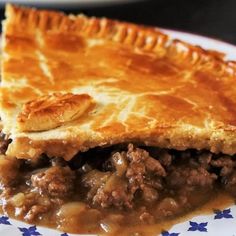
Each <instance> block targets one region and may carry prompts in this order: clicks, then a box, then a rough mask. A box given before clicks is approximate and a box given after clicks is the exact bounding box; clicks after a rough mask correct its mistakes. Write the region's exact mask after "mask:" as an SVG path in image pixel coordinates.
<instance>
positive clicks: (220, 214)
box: [214, 208, 233, 220]
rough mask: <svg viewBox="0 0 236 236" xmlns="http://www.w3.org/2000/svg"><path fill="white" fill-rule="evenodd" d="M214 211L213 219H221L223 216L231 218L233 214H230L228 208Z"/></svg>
mask: <svg viewBox="0 0 236 236" xmlns="http://www.w3.org/2000/svg"><path fill="white" fill-rule="evenodd" d="M214 212H215V214H216V215H215V217H214V219H215V220H217V219H223V218H225V219H232V218H233V216H232V215H231V214H230V213H231V210H230V208H229V209H225V210H223V211H220V210H215V211H214Z"/></svg>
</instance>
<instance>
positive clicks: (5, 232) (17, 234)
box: [0, 0, 236, 236]
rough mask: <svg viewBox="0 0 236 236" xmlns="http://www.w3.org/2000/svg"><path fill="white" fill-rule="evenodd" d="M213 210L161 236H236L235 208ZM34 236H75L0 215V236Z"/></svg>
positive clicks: (191, 38)
mask: <svg viewBox="0 0 236 236" xmlns="http://www.w3.org/2000/svg"><path fill="white" fill-rule="evenodd" d="M68 1H69V0H68ZM87 1H89V0H87ZM163 31H164V32H165V33H167V34H169V35H170V36H172V37H173V38H179V39H182V40H184V41H187V42H189V43H191V44H197V45H200V46H202V47H204V48H207V49H212V50H218V51H221V52H224V53H225V54H226V58H227V59H228V60H236V46H234V45H231V44H228V43H225V42H222V41H219V40H215V39H210V38H206V37H203V36H198V35H193V34H189V33H183V32H178V31H173V30H166V29H163ZM213 208H215V210H212V211H211V212H208V213H207V214H203V213H199V214H198V216H195V217H193V216H192V217H189V219H186V218H185V220H183V222H181V223H178V224H176V225H174V226H172V227H171V228H170V229H166V230H165V229H163V232H162V233H161V236H199V235H202V236H236V206H235V205H233V204H232V205H231V206H226V207H225V208H223V209H222V208H220V209H218V210H216V209H217V206H213ZM36 235H43V236H72V235H75V234H69V233H68V234H67V233H66V232H59V231H56V230H52V229H48V228H45V227H37V226H35V225H28V224H26V223H23V222H19V221H16V220H13V219H9V218H8V217H6V216H3V215H0V236H36ZM157 235H158V234H157ZM77 236H82V235H77Z"/></svg>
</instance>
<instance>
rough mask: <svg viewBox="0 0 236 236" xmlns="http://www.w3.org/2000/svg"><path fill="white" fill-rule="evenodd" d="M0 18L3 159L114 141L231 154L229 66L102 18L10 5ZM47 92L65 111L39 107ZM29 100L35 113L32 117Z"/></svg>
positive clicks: (234, 114)
mask: <svg viewBox="0 0 236 236" xmlns="http://www.w3.org/2000/svg"><path fill="white" fill-rule="evenodd" d="M6 16H7V18H6V20H5V22H4V30H3V62H2V86H1V118H2V120H3V126H4V129H3V131H4V133H6V134H7V135H10V138H11V139H12V143H11V144H10V145H9V148H8V150H7V154H8V155H10V156H16V157H17V158H37V157H38V156H39V155H40V154H41V153H46V154H47V155H49V156H63V157H64V158H65V159H66V160H69V159H71V158H72V157H73V156H74V154H75V153H77V152H78V151H85V150H87V149H89V148H92V147H96V146H107V145H111V144H116V143H121V142H135V143H139V144H140V143H141V144H146V145H152V146H158V147H163V148H175V149H179V150H183V149H186V148H196V149H208V150H210V151H211V152H215V153H218V152H223V153H226V154H234V153H235V152H236V126H235V125H236V108H235V107H236V87H235V86H233V85H234V83H235V80H236V67H235V63H234V62H226V61H224V60H223V58H222V54H220V53H217V52H214V51H207V50H204V49H202V48H200V47H198V46H192V45H189V44H187V43H184V42H181V41H179V40H173V41H172V40H170V39H168V36H167V35H165V34H163V33H161V32H160V31H159V30H158V29H155V28H150V27H144V26H137V25H134V24H129V23H121V22H118V21H112V20H108V19H105V18H102V19H97V18H93V17H92V18H89V17H86V16H84V15H78V16H73V15H70V16H66V15H64V14H62V13H57V12H50V11H43V10H41V11H37V10H34V9H28V8H21V7H16V6H12V5H8V6H7V10H6ZM54 93H56V94H58V93H59V94H61V95H60V96H65V97H67V96H69V97H70V102H71V103H73V105H72V106H65V107H64V109H61V108H58V109H59V110H58V111H57V112H58V113H55V110H54V109H48V108H45V109H43V110H42V111H40V107H41V104H44V103H45V104H47V103H48V102H49V97H50V96H53V95H52V94H54ZM71 94H74V95H71ZM81 94H87V99H85V100H81V101H80V97H81V96H85V95H81ZM90 97H91V99H92V100H93V102H92V100H91V101H90V99H89V98H90ZM38 99H39V101H40V102H36V103H35V102H34V101H35V100H36V101H38ZM57 102H58V104H57ZM77 102H78V103H77ZM83 102H84V104H82V103H83ZM90 102H92V103H93V104H94V106H90V105H89V104H90ZM60 103H61V100H60V99H59V100H55V101H53V106H56V107H59V106H60ZM32 104H33V109H34V110H35V109H36V110H39V111H40V112H38V113H33V115H32V112H33V111H34V110H31V109H32V108H31V105H32ZM37 106H38V107H37ZM89 107H90V108H89ZM25 109H26V110H25ZM80 109H81V110H80ZM28 112H29V114H25V113H28ZM82 113H83V114H82ZM55 114H58V115H62V116H63V117H62V121H61V118H58V120H55ZM78 114H79V115H78ZM25 117H27V119H25ZM41 125H42V126H41ZM52 144H53V148H51V147H52Z"/></svg>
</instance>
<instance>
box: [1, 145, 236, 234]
mask: <svg viewBox="0 0 236 236" xmlns="http://www.w3.org/2000/svg"><path fill="white" fill-rule="evenodd" d="M4 150H5V148H4V149H3V150H2V153H3V151H4ZM219 188H220V189H222V188H223V189H224V190H225V191H227V192H229V193H231V194H232V195H236V158H235V156H227V155H215V154H212V153H210V152H209V151H196V150H186V151H176V150H167V149H159V148H154V147H136V146H134V145H133V144H129V145H117V146H113V147H110V148H103V149H102V148H97V149H93V150H90V151H88V152H86V153H81V154H78V155H77V156H75V157H74V158H73V159H72V160H71V161H69V162H66V161H64V160H62V159H60V158H54V159H49V158H47V157H45V156H42V157H41V158H40V159H39V160H38V161H37V162H34V163H32V162H28V161H23V160H15V159H12V158H7V157H5V156H4V155H2V156H0V189H1V190H0V191H1V192H0V193H1V195H0V198H1V206H2V209H3V211H4V213H5V214H8V215H11V216H15V217H17V218H19V219H23V220H26V221H28V222H31V223H38V222H45V219H46V220H47V221H50V222H52V225H53V226H55V225H56V226H57V227H59V228H61V229H62V230H66V231H68V230H69V231H70V232H87V231H88V229H89V230H90V231H91V228H92V229H99V230H105V231H106V230H107V228H109V227H108V226H107V225H122V224H125V222H127V220H126V218H127V219H128V222H129V224H137V223H138V222H140V223H144V224H152V223H155V222H158V221H160V220H163V219H164V218H166V217H174V216H177V215H179V214H183V213H185V212H186V211H189V210H191V209H193V208H195V207H197V206H198V205H200V204H202V203H203V202H205V201H207V199H208V198H209V197H210V195H211V194H212V193H213V192H214V191H216V190H217V189H219ZM131 219H132V220H131ZM78 221H79V222H82V223H83V222H84V223H83V225H82V223H81V225H80V224H78ZM88 222H89V223H88ZM104 225H105V226H104ZM86 227H87V228H86ZM81 230H82V231H81Z"/></svg>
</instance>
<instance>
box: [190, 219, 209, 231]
mask: <svg viewBox="0 0 236 236" xmlns="http://www.w3.org/2000/svg"><path fill="white" fill-rule="evenodd" d="M189 224H190V227H189V229H188V231H199V232H207V228H206V227H207V224H208V223H207V222H205V223H197V222H193V221H189Z"/></svg>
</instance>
